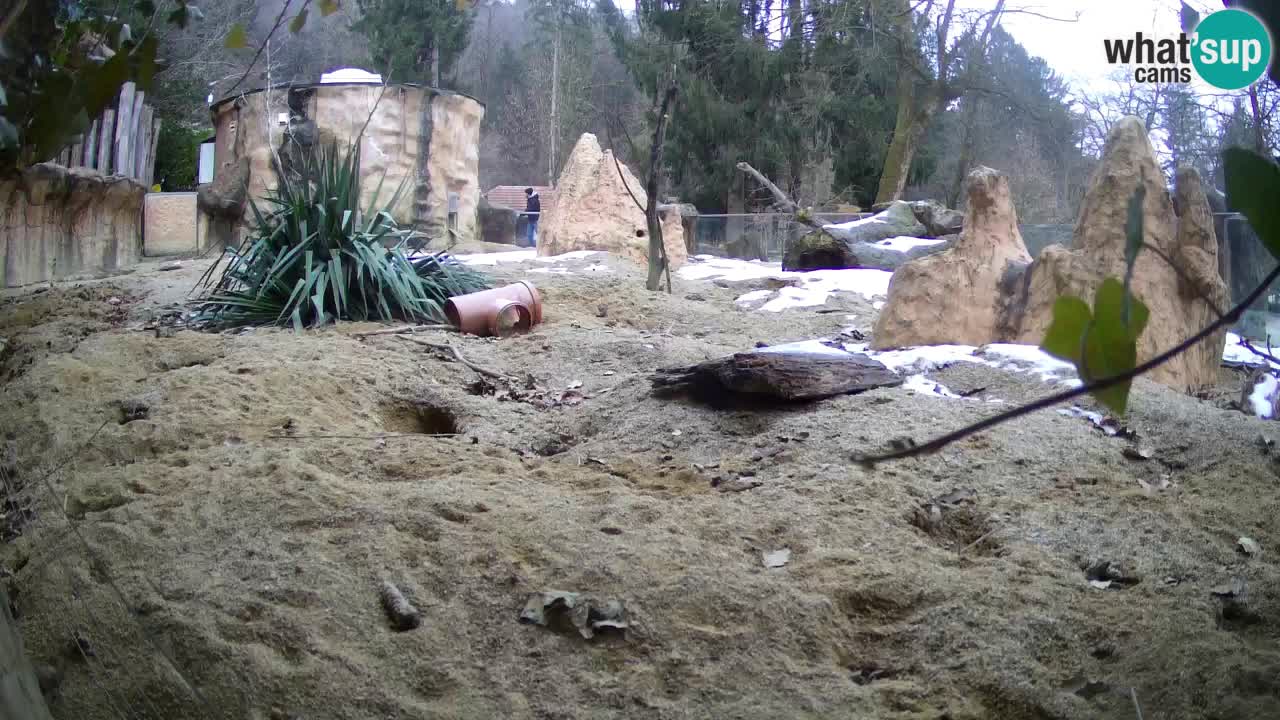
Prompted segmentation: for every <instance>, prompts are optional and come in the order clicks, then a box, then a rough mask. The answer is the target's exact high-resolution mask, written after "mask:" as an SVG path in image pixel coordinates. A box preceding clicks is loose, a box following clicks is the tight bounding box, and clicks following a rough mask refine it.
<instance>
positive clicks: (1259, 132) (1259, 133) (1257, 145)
mask: <svg viewBox="0 0 1280 720" xmlns="http://www.w3.org/2000/svg"><path fill="white" fill-rule="evenodd" d="M1249 108H1250V109H1251V110H1252V111H1253V149H1254V150H1257V151H1258V154H1259V155H1262V156H1263V157H1271V150H1270V149H1269V148H1268V147H1267V133H1266V130H1265V128H1263V127H1262V110H1261V108H1259V107H1258V86H1257V85H1251V86H1249Z"/></svg>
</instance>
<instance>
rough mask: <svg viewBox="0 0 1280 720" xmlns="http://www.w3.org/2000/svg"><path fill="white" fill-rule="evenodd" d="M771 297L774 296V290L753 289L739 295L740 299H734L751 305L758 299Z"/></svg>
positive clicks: (742, 303)
mask: <svg viewBox="0 0 1280 720" xmlns="http://www.w3.org/2000/svg"><path fill="white" fill-rule="evenodd" d="M771 297H773V291H772V290H752V291H751V292H749V293H745V294H743V295H739V296H738V299H736V300H734V302H735V303H738V304H740V305H749V304H751V303H753V302H756V301H757V300H765V299H767V298H771Z"/></svg>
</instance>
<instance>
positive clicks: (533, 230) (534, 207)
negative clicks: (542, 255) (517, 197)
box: [524, 187, 542, 247]
mask: <svg viewBox="0 0 1280 720" xmlns="http://www.w3.org/2000/svg"><path fill="white" fill-rule="evenodd" d="M524 196H525V201H524V214H525V219H526V220H527V221H528V224H527V225H526V226H525V227H526V228H527V230H526V235H525V240H526V241H527V244H528V247H537V246H538V217H539V216H541V215H542V199H541V198H540V197H538V191H537V190H534V189H533V188H531V187H530V188H525V189H524Z"/></svg>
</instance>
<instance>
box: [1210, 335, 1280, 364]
mask: <svg viewBox="0 0 1280 720" xmlns="http://www.w3.org/2000/svg"><path fill="white" fill-rule="evenodd" d="M1242 340H1243V338H1241V337H1240V336H1239V335H1237V334H1235V333H1233V332H1229V333H1227V344H1226V347H1224V348H1223V349H1222V362H1223V363H1225V364H1227V365H1267V364H1270V365H1271V367H1274V368H1277V369H1280V365H1277V364H1276V363H1273V362H1270V361H1269V360H1267V359H1266V358H1264V357H1262V356H1261V355H1258V354H1257V353H1255V352H1254V351H1252V350H1250V349H1249V348H1247V347H1245V346H1244V345H1242V344H1241V341H1242ZM1272 354H1275V353H1272Z"/></svg>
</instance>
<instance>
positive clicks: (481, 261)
mask: <svg viewBox="0 0 1280 720" xmlns="http://www.w3.org/2000/svg"><path fill="white" fill-rule="evenodd" d="M599 254H600V251H598V250H574V251H572V252H567V253H563V254H560V255H547V256H542V257H539V256H538V251H537V250H536V249H533V248H529V249H525V250H510V251H507V252H495V253H475V254H472V255H454V256H453V257H454V259H456V260H457V261H458V262H460V263H463V264H465V265H498V264H499V263H521V262H529V261H531V260H536V261H538V262H542V263H558V262H563V261H565V260H585V259H586V258H589V257H594V256H596V255H599ZM600 267H604V266H603V265H601V266H600ZM534 272H537V271H534Z"/></svg>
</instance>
